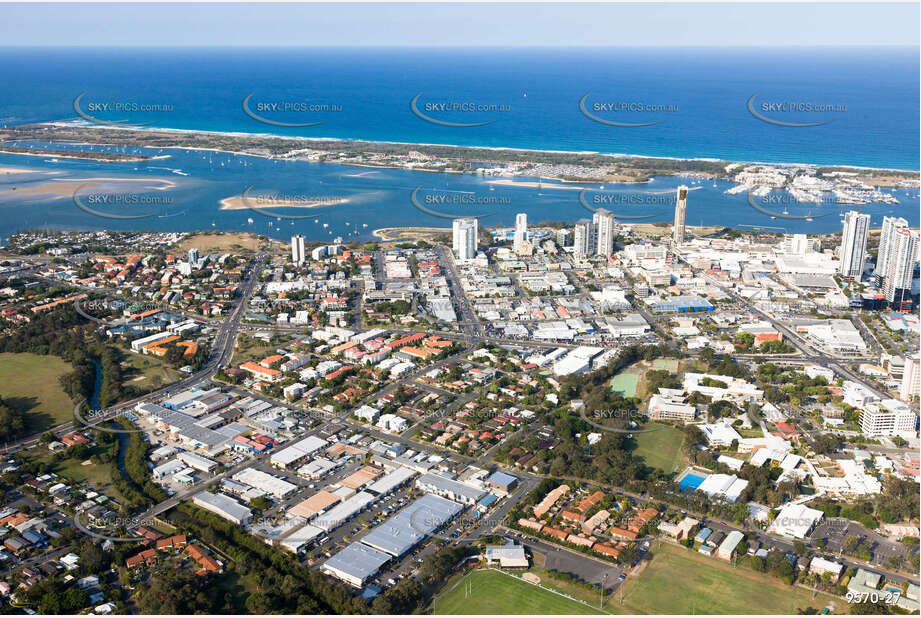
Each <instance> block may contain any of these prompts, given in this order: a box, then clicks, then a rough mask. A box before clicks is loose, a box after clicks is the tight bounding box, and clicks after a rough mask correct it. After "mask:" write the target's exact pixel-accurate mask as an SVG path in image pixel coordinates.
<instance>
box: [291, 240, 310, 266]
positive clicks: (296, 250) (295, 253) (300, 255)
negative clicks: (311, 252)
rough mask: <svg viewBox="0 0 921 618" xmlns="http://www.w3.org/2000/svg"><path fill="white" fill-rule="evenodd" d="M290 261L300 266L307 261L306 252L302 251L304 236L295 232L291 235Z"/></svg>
mask: <svg viewBox="0 0 921 618" xmlns="http://www.w3.org/2000/svg"><path fill="white" fill-rule="evenodd" d="M291 261H292V262H294V263H295V265H297V266H300V265H301V264H303V263H304V262H305V261H307V253H306V251H304V237H303V236H301V235H300V234H295V235H294V236H292V237H291Z"/></svg>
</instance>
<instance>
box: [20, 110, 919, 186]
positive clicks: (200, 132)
mask: <svg viewBox="0 0 921 618" xmlns="http://www.w3.org/2000/svg"><path fill="white" fill-rule="evenodd" d="M30 126H52V127H59V128H64V129H77V130H82V129H88V130H92V131H104V130H114V131H127V132H133V133H144V132H147V133H159V134H162V135H177V136H182V135H192V136H211V137H221V138H244V139H277V140H286V141H291V142H294V143H298V144H312V143H313V144H325V145H330V144H356V145H360V144H368V145H378V146H399V147H428V148H446V149H450V150H458V151H460V150H469V151H483V152H507V153H515V154H521V155H526V154H528V153H535V154H538V155H553V154H559V155H566V156H578V155H586V156H597V157H604V158H607V159H612V160H613V161H612V162H615V163H616V162H617V161H618V160H620V161H624V160H647V161H669V162H687V163H718V164H726V165H729V164H732V163H737V164H742V165H769V166H773V167H809V168H815V169H840V170H856V171H862V172H896V173H900V174H915V175H921V169H904V168H896V167H875V166H870V165H853V164H831V165H826V164H817V163H798V162H775V161H759V160H748V161H745V160H729V159H722V158H719V157H703V156H699V157H672V156H661V155H644V154H640V153H605V152H600V151H591V150H557V149H535V148H516V147H508V146H462V145H459V144H437V143H430V142H399V141H392V140H365V139H360V138H339V137H301V136H292V135H279V134H276V133H265V132H261V133H247V132H241V131H209V130H205V129H173V128H168V127H145V128H139V127H108V126H107V127H100V126H94V125H91V124H88V123H76V122H62V121H57V122H46V123H34V124H31V125H22V127H30ZM8 128H16V127H8ZM20 128H21V127H20ZM74 143H76V142H74ZM86 145H98V144H86ZM149 148H154V147H153V146H151V147H149ZM164 148H167V147H164ZM168 148H186V149H190V150H213V151H215V152H227V153H230V154H239V155H246V156H255V157H264V158H277V157H275V156H273V155H272V154H270V153H261V154H260V153H254V152H241V151H228V150H223V149H220V148H202V147H190V146H169V147H168ZM9 154H20V153H9ZM343 164H345V163H343ZM355 165H356V166H358V165H357V164H355ZM361 166H363V167H391V166H384V165H380V166H378V165H369V164H361ZM416 171H431V170H422V169H417V170H416Z"/></svg>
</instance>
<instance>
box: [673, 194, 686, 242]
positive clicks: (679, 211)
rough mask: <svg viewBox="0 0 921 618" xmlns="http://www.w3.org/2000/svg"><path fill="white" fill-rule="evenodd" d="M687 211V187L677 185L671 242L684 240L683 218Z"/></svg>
mask: <svg viewBox="0 0 921 618" xmlns="http://www.w3.org/2000/svg"><path fill="white" fill-rule="evenodd" d="M687 213H688V188H687V187H686V186H685V185H681V186H680V187H678V193H677V195H676V199H675V222H674V224H673V227H672V242H673V243H674V244H676V245H680V244H681V243H683V242H684V220H685V218H686V217H687Z"/></svg>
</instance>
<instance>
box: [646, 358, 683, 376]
mask: <svg viewBox="0 0 921 618" xmlns="http://www.w3.org/2000/svg"><path fill="white" fill-rule="evenodd" d="M652 368H653V369H657V370H660V371H670V372H672V373H677V372H678V359H677V358H657V359H656V360H654V361H652Z"/></svg>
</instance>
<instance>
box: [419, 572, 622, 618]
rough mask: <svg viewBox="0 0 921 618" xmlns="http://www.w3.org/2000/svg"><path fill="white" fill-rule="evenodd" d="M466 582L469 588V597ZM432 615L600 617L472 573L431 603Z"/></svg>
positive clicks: (509, 580)
mask: <svg viewBox="0 0 921 618" xmlns="http://www.w3.org/2000/svg"><path fill="white" fill-rule="evenodd" d="M468 582H469V583H470V584H472V588H471V589H470V592H469V596H468V591H467V585H468ZM434 605H435V614H530V615H538V616H540V615H548V614H601V613H607V612H600V611H598V610H597V609H592V608H591V607H587V606H585V605H583V604H581V603H577V602H576V601H572V600H570V599H567V598H565V597H562V596H560V595H558V594H554V593H553V592H548V591H547V590H543V589H542V588H538V587H537V586H534V585H532V584H528V583H525V582H523V581H521V580H519V579H518V578H516V577H514V576H512V575H507V574H505V573H500V572H497V571H490V570H482V571H473V572H472V573H470V574H469V575H467V577H465V578H463V579H462V580H461V581H460V583H459V584H457V585H456V586H455V587H454V588H453V589H452V590H450V591H449V592H448V593H447V594H445V595H444V596H442V597H441V598H439V599H436V600H435V604H434Z"/></svg>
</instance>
